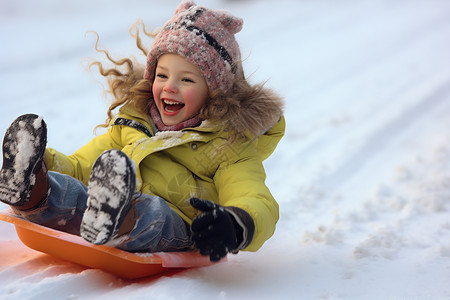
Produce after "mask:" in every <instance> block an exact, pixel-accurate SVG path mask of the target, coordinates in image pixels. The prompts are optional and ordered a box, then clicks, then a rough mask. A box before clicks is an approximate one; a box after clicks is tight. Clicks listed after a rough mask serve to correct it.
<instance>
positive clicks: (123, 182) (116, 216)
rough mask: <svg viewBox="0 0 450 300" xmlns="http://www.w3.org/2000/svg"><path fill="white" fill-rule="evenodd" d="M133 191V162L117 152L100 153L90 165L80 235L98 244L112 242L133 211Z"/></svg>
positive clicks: (134, 179)
mask: <svg viewBox="0 0 450 300" xmlns="http://www.w3.org/2000/svg"><path fill="white" fill-rule="evenodd" d="M135 189H136V170H135V166H134V162H133V161H132V160H131V159H130V158H129V157H128V156H127V155H126V154H124V153H123V152H121V151H119V150H115V149H113V150H108V151H105V152H103V153H102V154H101V155H100V156H99V157H98V158H97V160H96V161H95V163H94V165H93V166H92V171H91V176H90V178H89V184H88V194H89V198H88V201H87V209H86V211H85V212H84V215H83V219H82V222H81V227H80V234H81V236H82V237H83V238H84V239H85V240H86V241H88V242H90V243H92V244H97V245H102V244H105V243H107V242H109V241H110V240H112V239H113V238H114V237H115V235H116V234H117V232H118V231H119V228H120V226H121V225H122V223H123V222H124V219H125V217H126V216H127V215H128V213H129V211H130V210H131V208H132V198H133V195H134V193H135Z"/></svg>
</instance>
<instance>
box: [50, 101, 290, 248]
mask: <svg viewBox="0 0 450 300" xmlns="http://www.w3.org/2000/svg"><path fill="white" fill-rule="evenodd" d="M207 123H208V122H204V123H202V125H201V126H199V127H195V128H186V129H183V130H181V131H173V132H160V133H157V134H156V135H155V134H154V131H153V128H152V125H151V121H150V119H149V117H148V116H145V115H142V114H139V113H138V112H137V111H135V110H133V109H132V108H130V107H127V106H125V107H122V108H121V109H120V111H119V114H118V115H117V116H116V118H115V119H114V120H113V121H112V122H111V124H110V126H109V128H108V131H107V132H106V133H105V134H103V135H100V136H97V137H95V138H94V139H92V140H91V141H90V142H89V143H88V144H87V145H85V146H83V147H82V148H80V149H79V150H77V151H76V152H75V153H74V154H73V155H69V156H66V155H64V154H62V153H60V152H58V151H56V150H54V149H51V148H48V149H47V151H46V154H45V159H46V162H47V164H48V167H49V169H50V170H52V171H57V172H60V173H64V174H68V175H70V176H72V177H74V178H77V179H79V180H80V181H82V182H83V183H85V184H87V183H88V180H89V175H90V172H91V167H92V165H93V163H94V161H95V160H96V159H97V157H98V156H99V155H100V154H101V153H103V152H104V151H105V150H108V149H112V148H114V149H119V150H121V151H123V152H124V153H125V154H127V155H128V156H129V157H130V158H131V159H132V160H133V161H134V163H135V165H136V173H137V180H138V184H137V190H138V191H141V192H142V193H145V194H151V195H156V196H159V197H162V198H163V199H165V200H166V202H167V203H168V205H169V206H170V207H171V208H172V209H174V210H175V211H176V212H177V213H178V214H179V215H180V216H181V217H182V218H183V219H184V220H185V221H186V222H188V223H189V224H190V223H191V222H192V220H193V219H194V218H195V217H196V215H197V214H198V211H196V210H195V209H194V208H193V207H191V206H190V204H189V199H190V198H191V197H197V198H200V199H206V200H211V201H214V202H215V203H218V204H220V205H223V206H235V207H239V208H241V209H244V210H245V211H246V212H247V213H249V214H250V216H251V217H252V218H253V221H254V223H255V234H254V237H253V240H252V242H251V243H250V244H249V245H248V246H247V248H246V249H244V250H247V251H256V250H258V249H259V248H260V247H261V246H262V245H263V243H264V242H265V241H266V240H267V239H268V238H270V237H271V236H272V235H273V233H274V231H275V224H276V222H277V221H278V204H277V202H276V201H275V200H274V198H273V196H272V195H271V193H270V191H269V189H268V188H267V187H266V185H265V183H264V182H265V178H266V174H265V171H264V168H263V165H262V161H263V160H264V159H266V158H267V157H268V156H269V155H270V154H271V153H272V152H273V151H274V149H275V147H276V145H277V144H278V142H279V141H280V139H281V138H282V136H283V135H284V128H285V122H284V118H283V117H282V118H281V119H280V121H279V122H278V123H276V124H275V125H274V126H273V127H272V128H271V129H270V130H269V131H268V132H266V133H265V134H263V135H261V136H259V137H254V138H252V137H251V136H249V137H248V138H247V139H245V140H240V141H238V142H234V143H232V144H230V142H229V138H230V135H231V134H232V130H229V129H227V128H223V126H218V125H207Z"/></svg>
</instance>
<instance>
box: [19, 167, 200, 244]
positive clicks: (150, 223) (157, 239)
mask: <svg viewBox="0 0 450 300" xmlns="http://www.w3.org/2000/svg"><path fill="white" fill-rule="evenodd" d="M48 176H49V181H50V188H51V191H50V195H49V197H48V203H47V204H45V205H43V206H42V207H39V208H37V209H34V210H32V211H30V212H27V213H26V218H27V219H28V220H30V221H32V222H35V223H38V224H41V225H45V226H48V227H51V228H54V229H57V230H61V231H65V232H69V233H72V234H77V235H79V234H80V224H81V219H82V217H83V213H84V211H85V210H86V207H87V205H86V202H87V198H88V194H87V187H86V186H85V185H84V184H83V183H82V182H81V181H79V180H77V179H75V178H73V177H71V176H68V175H65V174H61V173H57V172H48ZM135 196H136V197H135V201H136V211H137V215H138V217H137V221H136V224H135V226H134V228H133V230H132V231H131V232H130V233H128V234H126V235H125V236H122V237H120V239H118V240H117V241H120V242H118V243H115V244H114V246H115V247H117V248H120V249H123V250H126V251H132V252H161V251H182V250H186V249H188V248H189V247H190V246H191V245H192V242H191V240H190V232H189V228H188V226H187V224H186V223H185V222H184V221H183V219H182V218H181V217H180V216H179V215H178V214H177V213H176V212H175V211H174V210H173V209H171V208H170V207H169V206H168V205H167V203H166V201H164V199H162V198H160V197H157V196H151V195H146V194H141V193H138V194H136V195H135Z"/></svg>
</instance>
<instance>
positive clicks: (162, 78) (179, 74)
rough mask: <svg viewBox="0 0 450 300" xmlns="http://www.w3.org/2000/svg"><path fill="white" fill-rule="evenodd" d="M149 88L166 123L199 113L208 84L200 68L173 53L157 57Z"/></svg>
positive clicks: (205, 96) (178, 121)
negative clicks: (153, 76) (151, 83)
mask: <svg viewBox="0 0 450 300" xmlns="http://www.w3.org/2000/svg"><path fill="white" fill-rule="evenodd" d="M152 91H153V98H154V100H155V104H156V107H157V108H158V111H159V113H160V115H161V119H162V121H163V123H164V124H165V125H168V126H170V125H176V124H179V123H181V122H183V121H186V120H188V119H190V118H192V117H193V116H195V115H196V114H198V112H199V111H200V109H201V108H202V107H203V106H204V105H205V103H206V100H207V99H208V97H209V92H208V86H207V84H206V81H205V79H204V78H203V76H202V73H201V72H200V70H198V68H197V67H196V66H195V65H193V64H191V63H190V62H188V61H187V60H185V59H184V58H183V57H181V56H179V55H177V54H172V53H167V54H163V55H161V56H160V57H159V58H158V63H157V66H156V72H155V80H154V81H153V88H152Z"/></svg>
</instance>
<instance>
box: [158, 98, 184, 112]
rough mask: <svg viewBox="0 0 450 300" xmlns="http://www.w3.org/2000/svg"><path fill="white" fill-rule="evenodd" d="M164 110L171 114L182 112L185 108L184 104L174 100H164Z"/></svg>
mask: <svg viewBox="0 0 450 300" xmlns="http://www.w3.org/2000/svg"><path fill="white" fill-rule="evenodd" d="M163 106H164V110H165V111H166V112H169V113H174V112H177V111H179V110H181V109H182V108H183V107H184V103H181V102H178V101H174V100H167V99H164V100H163Z"/></svg>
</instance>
